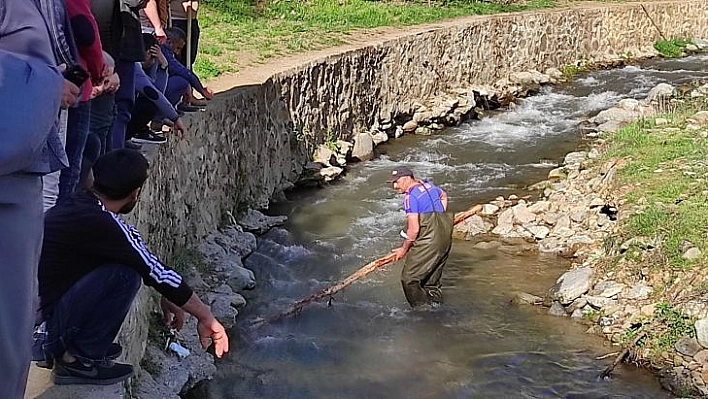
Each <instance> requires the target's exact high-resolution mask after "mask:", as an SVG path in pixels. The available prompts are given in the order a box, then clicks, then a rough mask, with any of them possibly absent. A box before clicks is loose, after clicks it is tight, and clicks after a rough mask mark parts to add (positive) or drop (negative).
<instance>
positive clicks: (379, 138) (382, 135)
mask: <svg viewBox="0 0 708 399" xmlns="http://www.w3.org/2000/svg"><path fill="white" fill-rule="evenodd" d="M397 137H398V136H397ZM371 140H373V141H374V145H379V144H381V143H385V142H387V141H388V134H386V132H381V131H377V132H376V133H374V134H372V135H371Z"/></svg>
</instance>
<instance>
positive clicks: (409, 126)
mask: <svg viewBox="0 0 708 399" xmlns="http://www.w3.org/2000/svg"><path fill="white" fill-rule="evenodd" d="M417 128H418V121H415V120H410V121H408V122H406V123H404V124H403V131H404V132H406V133H411V132H414V131H415V129H417Z"/></svg>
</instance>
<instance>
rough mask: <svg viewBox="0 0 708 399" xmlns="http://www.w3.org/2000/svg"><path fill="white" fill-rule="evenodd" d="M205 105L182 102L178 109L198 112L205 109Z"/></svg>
mask: <svg viewBox="0 0 708 399" xmlns="http://www.w3.org/2000/svg"><path fill="white" fill-rule="evenodd" d="M203 109H204V107H197V106H195V105H189V104H184V103H181V104H179V105H178V106H177V111H182V112H197V111H201V110H203Z"/></svg>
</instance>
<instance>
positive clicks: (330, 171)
mask: <svg viewBox="0 0 708 399" xmlns="http://www.w3.org/2000/svg"><path fill="white" fill-rule="evenodd" d="M343 172H344V169H342V168H340V167H338V166H330V167H327V168H322V170H320V175H321V176H322V177H323V178H324V181H325V182H330V181H332V180H334V179H335V178H337V177H339V175H341V174H342V173H343Z"/></svg>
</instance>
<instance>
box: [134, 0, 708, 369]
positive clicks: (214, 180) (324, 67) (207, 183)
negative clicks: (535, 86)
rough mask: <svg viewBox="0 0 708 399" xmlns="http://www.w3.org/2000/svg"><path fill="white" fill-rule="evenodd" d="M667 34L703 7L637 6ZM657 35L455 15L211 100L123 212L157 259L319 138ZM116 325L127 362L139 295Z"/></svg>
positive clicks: (268, 187) (299, 165) (704, 19)
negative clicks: (451, 93)
mask: <svg viewBox="0 0 708 399" xmlns="http://www.w3.org/2000/svg"><path fill="white" fill-rule="evenodd" d="M644 7H645V8H646V10H647V12H648V14H649V15H651V17H652V18H653V20H654V23H656V25H657V26H658V28H659V29H660V30H661V32H662V33H663V34H664V36H665V37H708V0H684V1H674V2H650V3H645V5H644ZM659 38H660V36H659V33H658V32H657V28H655V27H654V25H653V24H652V22H651V21H650V19H649V18H647V15H646V14H645V12H644V10H643V9H642V6H641V5H640V4H639V3H631V4H622V5H607V6H604V5H603V6H594V5H593V6H585V7H582V8H572V9H566V10H557V11H544V12H538V13H523V14H509V15H501V16H485V17H478V18H470V19H465V20H463V21H461V22H459V21H458V22H451V23H446V24H445V25H444V26H442V27H440V28H436V29H431V30H429V31H424V32H419V33H416V34H414V35H411V36H402V37H399V38H397V39H394V40H390V41H387V42H385V43H382V44H377V45H373V46H370V47H364V48H361V49H358V50H355V51H349V52H346V53H343V54H339V55H334V56H330V57H327V58H326V59H319V60H313V61H312V62H310V63H309V64H307V65H302V66H298V67H295V68H292V69H290V70H288V71H285V72H281V73H277V74H276V75H274V76H273V77H271V78H270V79H268V80H267V81H266V82H264V83H263V84H260V85H251V86H242V87H236V88H234V89H232V90H230V91H228V92H226V93H223V94H220V95H219V96H217V99H216V100H214V101H212V102H211V104H210V106H209V108H208V109H207V111H206V112H203V113H199V114H196V115H193V116H190V117H188V118H186V119H187V120H186V124H187V128H188V135H187V139H186V140H184V141H181V142H177V141H176V140H171V141H170V143H169V144H168V145H166V146H165V147H164V148H163V149H162V150H161V151H160V153H159V154H157V156H156V157H155V158H154V161H153V165H152V172H151V177H150V179H149V180H148V182H147V184H146V187H145V189H144V190H143V192H142V199H141V203H140V205H139V207H138V209H137V211H136V213H135V215H133V216H132V221H133V222H135V223H136V224H137V225H138V227H139V229H140V230H141V232H142V233H143V235H144V236H145V237H146V239H147V240H148V241H149V242H150V244H151V246H152V247H153V248H154V249H155V250H157V252H158V253H160V254H162V255H163V256H165V257H166V258H168V257H169V254H170V253H171V252H172V251H173V250H174V249H175V248H179V247H184V246H191V245H194V244H195V243H196V242H197V240H199V239H200V238H202V237H204V236H205V235H206V234H207V233H209V232H211V231H213V230H215V229H216V227H217V226H218V225H219V224H220V223H221V222H222V220H224V218H225V217H226V215H227V214H228V213H229V212H235V211H236V210H238V209H239V208H243V207H249V206H250V207H264V206H266V205H267V204H268V201H269V200H270V199H271V198H272V197H273V196H274V195H276V194H278V193H279V192H280V191H282V190H283V189H287V188H289V187H291V186H292V184H293V182H294V181H295V180H296V179H297V177H298V176H299V174H300V173H301V172H302V170H303V165H304V164H305V163H306V162H307V161H308V159H309V157H310V151H311V150H312V147H311V145H312V144H313V143H314V144H315V145H316V144H321V143H322V142H323V141H324V140H325V137H327V135H328V134H329V135H331V133H334V134H336V136H337V137H338V138H341V139H350V138H351V137H352V136H353V134H355V133H358V132H360V131H362V130H367V131H368V130H370V129H371V128H372V126H373V127H375V126H376V125H378V124H381V123H384V122H388V121H391V120H394V121H400V120H401V118H405V117H406V115H408V116H410V115H409V114H410V113H411V107H412V105H413V102H414V101H421V102H423V101H425V100H426V99H430V98H432V97H435V96H438V95H441V94H443V93H445V92H446V90H451V89H454V88H459V87H468V86H472V85H483V84H491V83H492V82H494V81H495V80H497V79H500V78H504V77H506V76H507V75H508V74H510V73H512V72H516V71H522V70H528V69H535V70H544V69H545V68H547V67H554V66H555V67H559V66H562V65H566V64H571V63H574V62H576V61H578V60H588V61H604V60H608V59H616V58H617V57H621V56H624V55H628V54H629V53H631V54H644V53H646V52H647V50H648V49H649V48H650V47H651V46H652V44H653V43H654V41H656V40H658V39H659ZM141 298H142V301H140V302H139V306H138V307H137V308H136V309H134V312H132V313H131V315H130V317H129V322H127V323H126V325H125V326H124V332H130V333H129V334H126V333H124V334H123V335H122V342H123V343H124V344H127V352H128V359H129V360H131V361H133V362H134V363H136V364H137V362H138V360H139V359H140V357H141V356H142V353H143V351H144V345H143V342H144V341H145V337H146V334H147V325H146V322H145V320H146V317H145V314H146V313H147V311H148V308H149V306H148V304H149V302H150V301H148V300H147V299H148V297H147V294H146V293H145V292H143V293H141Z"/></svg>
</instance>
